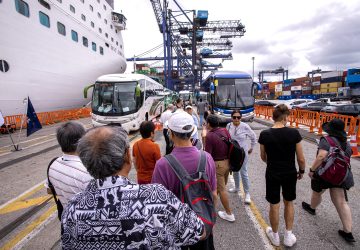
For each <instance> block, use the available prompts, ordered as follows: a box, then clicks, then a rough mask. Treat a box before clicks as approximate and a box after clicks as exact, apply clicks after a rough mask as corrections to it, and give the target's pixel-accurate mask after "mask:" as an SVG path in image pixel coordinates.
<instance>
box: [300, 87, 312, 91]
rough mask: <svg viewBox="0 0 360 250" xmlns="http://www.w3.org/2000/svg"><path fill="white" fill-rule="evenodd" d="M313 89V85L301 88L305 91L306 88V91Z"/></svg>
mask: <svg viewBox="0 0 360 250" xmlns="http://www.w3.org/2000/svg"><path fill="white" fill-rule="evenodd" d="M311 89H312V88H311V87H301V90H302V91H304V90H305V91H306V90H311Z"/></svg>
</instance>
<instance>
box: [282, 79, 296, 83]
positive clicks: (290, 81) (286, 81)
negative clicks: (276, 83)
mask: <svg viewBox="0 0 360 250" xmlns="http://www.w3.org/2000/svg"><path fill="white" fill-rule="evenodd" d="M293 82H294V79H286V80H284V83H286V84H291V83H293Z"/></svg>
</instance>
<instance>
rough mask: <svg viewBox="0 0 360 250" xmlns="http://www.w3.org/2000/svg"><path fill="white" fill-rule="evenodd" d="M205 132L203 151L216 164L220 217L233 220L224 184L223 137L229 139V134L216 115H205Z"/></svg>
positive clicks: (225, 156) (225, 145)
mask: <svg viewBox="0 0 360 250" xmlns="http://www.w3.org/2000/svg"><path fill="white" fill-rule="evenodd" d="M206 122H207V130H208V132H207V134H206V139H205V151H206V152H208V153H209V154H211V156H212V157H213V159H214V161H215V165H216V179H217V193H218V194H219V196H220V201H221V203H222V205H223V207H224V209H225V211H219V212H218V215H219V217H220V218H221V219H223V220H227V221H229V222H234V221H235V216H234V214H233V213H232V212H231V208H230V202H229V195H228V192H227V190H226V184H227V181H228V177H229V172H230V166H229V145H228V143H226V141H224V140H223V138H226V139H228V140H229V139H230V135H229V133H228V132H227V130H226V129H225V128H219V119H218V117H217V116H216V115H209V116H208V117H207V120H206Z"/></svg>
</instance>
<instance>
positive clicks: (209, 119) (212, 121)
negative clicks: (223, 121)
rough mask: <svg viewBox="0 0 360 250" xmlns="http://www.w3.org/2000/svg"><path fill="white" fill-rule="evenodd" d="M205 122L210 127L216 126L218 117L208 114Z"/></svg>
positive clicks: (217, 125)
mask: <svg viewBox="0 0 360 250" xmlns="http://www.w3.org/2000/svg"><path fill="white" fill-rule="evenodd" d="M206 122H207V123H208V124H209V125H210V126H211V127H212V128H217V127H219V118H218V117H217V116H216V115H213V114H210V115H208V117H207V118H206Z"/></svg>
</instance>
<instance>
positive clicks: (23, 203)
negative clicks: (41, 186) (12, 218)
mask: <svg viewBox="0 0 360 250" xmlns="http://www.w3.org/2000/svg"><path fill="white" fill-rule="evenodd" d="M49 197H52V196H50V195H46V196H40V197H36V198H32V199H26V200H23V199H21V200H18V201H15V202H13V203H11V206H10V205H9V206H6V207H4V208H3V209H1V210H0V215H2V214H7V213H12V212H15V211H18V210H21V209H25V208H28V207H32V206H36V205H40V204H41V203H44V202H45V201H46V200H47V199H49Z"/></svg>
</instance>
